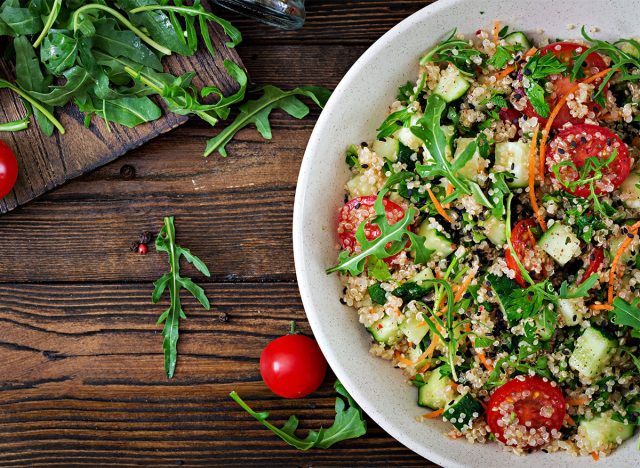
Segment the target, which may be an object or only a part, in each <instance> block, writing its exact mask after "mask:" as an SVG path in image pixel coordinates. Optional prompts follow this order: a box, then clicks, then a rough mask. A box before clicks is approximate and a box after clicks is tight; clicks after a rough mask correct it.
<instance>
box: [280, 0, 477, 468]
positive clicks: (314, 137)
mask: <svg viewBox="0 0 640 468" xmlns="http://www.w3.org/2000/svg"><path fill="white" fill-rule="evenodd" d="M464 1H466V0H438V1H437V2H435V3H431V4H429V5H427V6H425V7H424V8H421V9H420V10H418V11H416V12H415V13H413V14H411V15H410V16H408V17H407V18H405V19H404V20H402V21H400V22H399V23H398V24H396V25H395V26H394V27H393V28H391V29H390V30H389V31H387V32H386V33H384V34H383V35H382V36H381V37H380V38H378V39H377V40H376V41H375V42H374V43H373V44H372V45H371V46H370V47H369V48H368V49H367V50H366V51H365V52H364V53H363V54H362V55H361V56H360V57H359V58H358V59H357V60H356V61H355V62H354V64H353V65H352V66H351V67H350V68H349V70H348V71H347V73H346V74H345V75H344V76H343V77H342V79H341V80H340V82H339V83H338V86H336V88H335V90H334V91H333V93H332V95H331V97H330V98H329V100H328V101H327V104H326V105H325V107H324V109H323V111H322V113H321V114H320V117H319V118H318V121H317V123H316V125H315V126H314V129H313V131H312V133H311V136H310V138H309V143H308V145H307V148H306V150H305V153H304V156H303V159H302V164H301V166H300V172H299V175H298V181H297V185H296V193H295V200H294V206H293V232H292V238H293V257H294V264H295V270H296V278H297V283H298V288H299V290H300V296H301V298H302V304H303V307H305V313H306V308H307V305H310V304H311V297H310V291H309V289H308V282H307V281H304V280H302V276H303V275H305V273H302V272H303V271H304V268H302V267H303V265H304V264H305V262H306V252H305V251H304V249H302V245H303V241H302V240H303V226H302V217H303V213H302V211H303V205H304V199H305V195H306V194H305V191H304V190H303V189H302V187H305V186H306V185H307V180H308V179H309V178H310V177H312V173H311V171H310V170H309V169H310V166H311V164H312V162H311V155H312V154H313V153H315V152H316V151H317V146H318V145H319V144H320V143H321V140H320V138H319V135H321V134H323V133H324V132H325V130H326V128H327V127H328V126H329V116H330V115H331V114H332V112H333V111H334V110H337V109H338V108H339V106H340V95H341V94H343V93H344V92H345V91H346V90H347V89H348V87H349V84H350V82H351V81H352V79H353V77H354V76H356V75H357V74H358V70H359V69H360V68H361V67H362V66H363V64H365V63H367V62H368V61H369V59H370V57H372V56H375V55H376V54H377V53H378V52H379V51H381V50H382V49H384V47H385V46H386V42H387V41H389V40H390V39H391V38H392V37H394V36H395V35H397V34H401V33H402V31H403V30H405V29H407V28H409V27H410V26H411V25H413V24H414V23H417V22H419V21H421V20H422V18H423V16H424V15H427V14H430V13H434V12H436V11H439V10H446V9H448V8H450V7H451V6H452V5H454V4H456V3H459V2H464ZM306 315H307V319H308V320H309V324H310V326H311V329H312V331H313V333H314V336H315V338H316V340H317V342H318V345H319V346H320V349H321V350H322V353H323V354H324V356H325V358H326V359H327V362H328V363H329V366H330V367H331V369H332V370H333V372H334V374H335V375H336V377H337V378H338V380H340V382H341V383H342V384H343V385H344V387H345V388H346V390H347V391H348V392H349V394H350V395H351V396H352V397H353V398H354V399H355V401H356V402H357V403H358V405H360V407H361V408H362V409H363V411H364V412H365V413H367V415H368V416H369V417H370V418H371V419H373V420H374V421H375V422H376V424H378V425H379V426H380V427H381V428H382V429H383V430H384V431H385V432H387V433H388V434H389V435H391V437H393V438H394V439H395V440H397V441H398V442H400V443H401V444H402V445H404V446H405V447H407V448H409V449H410V450H412V451H413V452H415V453H417V454H418V455H420V456H422V457H424V458H427V459H428V460H429V461H431V462H434V463H437V464H438V465H442V466H451V467H462V466H464V465H461V464H459V463H457V462H456V461H455V460H452V459H451V458H448V457H443V456H441V455H439V454H438V453H436V452H434V451H431V450H429V449H428V448H427V447H425V446H424V445H422V444H417V443H413V440H411V439H409V440H407V438H404V437H403V435H402V433H401V432H400V431H398V430H396V427H395V426H394V425H393V424H391V423H389V422H388V421H387V420H386V419H385V418H384V416H383V415H382V414H381V413H380V412H379V411H378V410H377V409H376V408H375V407H374V405H373V404H372V403H370V402H369V400H368V398H366V397H365V396H364V395H363V394H362V392H361V391H360V390H359V386H358V385H357V384H355V383H354V382H353V381H352V380H351V378H350V377H349V374H348V373H347V372H346V371H345V369H344V368H343V367H342V364H341V358H340V356H338V355H337V354H336V353H335V352H334V350H333V349H332V348H331V347H330V346H329V344H328V343H327V342H326V341H325V339H324V335H323V334H322V333H321V332H319V331H320V330H321V327H320V323H319V321H317V320H316V316H315V315H314V314H306Z"/></svg>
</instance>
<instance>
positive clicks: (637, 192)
mask: <svg viewBox="0 0 640 468" xmlns="http://www.w3.org/2000/svg"><path fill="white" fill-rule="evenodd" d="M638 184H640V174H639V173H637V172H632V173H631V174H629V176H628V177H627V178H626V179H625V181H624V182H622V185H621V186H620V200H622V203H624V205H625V206H626V207H627V208H632V209H634V210H637V209H640V188H638Z"/></svg>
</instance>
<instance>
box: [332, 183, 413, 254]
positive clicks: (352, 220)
mask: <svg viewBox="0 0 640 468" xmlns="http://www.w3.org/2000/svg"><path fill="white" fill-rule="evenodd" d="M375 202H376V197H374V196H373V195H370V196H366V197H356V198H353V199H352V200H349V201H348V202H347V203H346V204H345V205H344V206H343V207H342V209H341V210H340V213H339V215H338V236H339V237H340V244H341V245H342V248H343V249H344V250H350V251H351V252H353V251H354V250H355V249H356V247H357V245H358V241H357V240H356V231H357V230H358V226H360V224H362V222H363V221H365V220H367V219H369V218H371V217H372V216H375V214H376V213H375V209H374V207H373V206H374V204H375ZM382 205H383V206H384V212H385V214H386V216H387V221H388V222H389V224H395V223H397V222H398V221H400V220H401V219H402V218H404V209H403V208H402V207H401V206H400V205H398V204H397V203H394V202H392V201H391V200H388V199H386V198H383V199H382ZM364 235H365V237H366V238H367V240H373V239H375V238H376V237H378V236H379V235H380V228H378V226H376V225H375V224H371V223H367V224H366V225H365V227H364ZM396 256H397V255H393V256H391V257H389V258H388V260H392V259H393V258H395V257H396Z"/></svg>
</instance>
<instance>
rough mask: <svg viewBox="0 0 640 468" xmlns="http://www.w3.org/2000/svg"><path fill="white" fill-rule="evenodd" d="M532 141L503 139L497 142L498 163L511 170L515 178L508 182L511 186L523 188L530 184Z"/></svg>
mask: <svg viewBox="0 0 640 468" xmlns="http://www.w3.org/2000/svg"><path fill="white" fill-rule="evenodd" d="M530 148H531V144H530V143H524V142H522V141H503V142H500V143H496V151H495V154H496V165H497V166H501V167H502V168H503V170H505V171H507V172H510V173H511V175H512V176H513V180H511V181H509V182H507V185H508V186H509V187H511V188H522V187H526V186H527V185H528V184H529V149H530Z"/></svg>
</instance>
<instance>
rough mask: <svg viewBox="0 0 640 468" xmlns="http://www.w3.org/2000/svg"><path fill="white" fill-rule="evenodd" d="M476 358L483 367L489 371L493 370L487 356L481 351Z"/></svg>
mask: <svg viewBox="0 0 640 468" xmlns="http://www.w3.org/2000/svg"><path fill="white" fill-rule="evenodd" d="M478 359H480V362H481V363H482V365H483V366H484V368H485V369H487V370H488V371H489V372H491V371H492V370H493V366H492V365H491V363H490V362H489V361H488V360H487V356H485V355H484V353H483V352H482V351H481V352H479V353H478Z"/></svg>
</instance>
